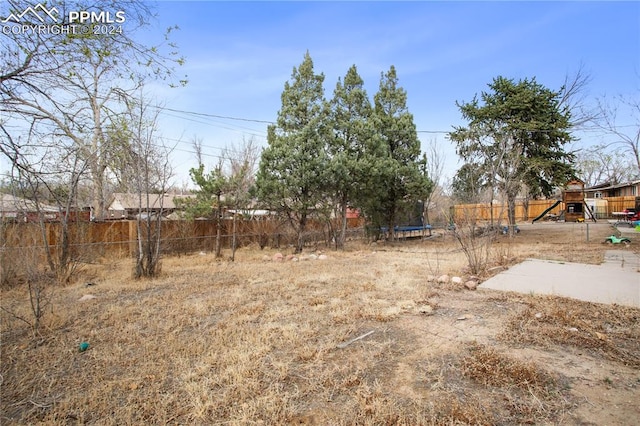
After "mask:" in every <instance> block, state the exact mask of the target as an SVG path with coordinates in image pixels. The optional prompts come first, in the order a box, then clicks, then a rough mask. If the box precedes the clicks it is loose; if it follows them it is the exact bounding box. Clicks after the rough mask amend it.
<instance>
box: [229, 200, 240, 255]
mask: <svg viewBox="0 0 640 426" xmlns="http://www.w3.org/2000/svg"><path fill="white" fill-rule="evenodd" d="M237 217H238V209H237V208H236V214H234V215H233V232H232V234H233V235H232V237H231V261H232V262H234V261H235V260H236V245H237V244H236V239H237V234H238V231H237V222H238V219H237Z"/></svg>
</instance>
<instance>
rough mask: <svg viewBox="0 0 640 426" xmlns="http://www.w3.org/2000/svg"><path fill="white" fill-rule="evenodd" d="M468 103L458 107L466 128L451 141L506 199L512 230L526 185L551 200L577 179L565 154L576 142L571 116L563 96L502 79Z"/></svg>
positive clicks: (526, 82) (570, 157)
mask: <svg viewBox="0 0 640 426" xmlns="http://www.w3.org/2000/svg"><path fill="white" fill-rule="evenodd" d="M489 88H490V89H491V91H490V92H482V94H481V96H480V98H481V100H482V102H483V104H482V105H481V104H480V101H479V100H478V97H477V96H475V97H474V99H473V101H471V102H469V103H466V104H458V107H459V108H460V111H461V113H462V116H463V118H465V119H466V120H468V121H469V124H468V126H467V127H457V128H456V129H455V130H454V131H453V132H451V133H450V134H449V138H450V139H451V140H452V141H453V142H454V143H456V144H457V151H458V155H460V156H461V157H462V158H463V159H464V160H465V161H467V162H468V163H474V164H478V165H479V166H480V167H481V170H482V173H483V176H484V178H485V180H486V181H487V182H488V183H489V185H490V186H491V187H492V188H493V187H494V186H495V187H497V188H498V189H499V190H500V191H501V192H502V193H503V194H504V196H505V198H506V199H507V208H508V217H509V225H510V227H511V229H514V226H515V201H516V197H517V195H518V193H519V192H520V190H521V188H522V187H523V185H526V186H527V187H528V188H529V192H530V193H531V194H532V195H534V196H537V195H547V196H548V195H551V193H552V192H553V190H554V188H555V187H557V186H562V185H564V184H565V183H566V182H567V181H568V180H570V179H571V178H573V177H574V176H575V172H574V170H573V166H572V165H571V163H572V161H573V155H572V154H570V153H568V152H566V151H565V150H564V145H565V144H566V143H568V142H570V141H571V140H572V137H571V134H570V133H569V128H570V127H571V120H570V118H571V117H570V112H569V110H568V109H567V107H566V106H565V107H563V106H562V105H561V102H560V99H561V98H560V93H559V92H554V91H552V90H550V89H548V88H546V87H544V86H543V85H541V84H539V83H537V82H536V80H535V78H534V79H531V80H528V79H525V80H521V81H518V82H515V81H513V80H510V79H506V78H504V77H498V78H495V79H494V80H493V82H492V83H491V84H489Z"/></svg>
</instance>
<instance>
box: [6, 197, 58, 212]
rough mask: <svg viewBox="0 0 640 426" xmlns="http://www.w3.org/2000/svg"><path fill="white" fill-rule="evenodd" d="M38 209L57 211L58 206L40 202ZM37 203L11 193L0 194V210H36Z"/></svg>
mask: <svg viewBox="0 0 640 426" xmlns="http://www.w3.org/2000/svg"><path fill="white" fill-rule="evenodd" d="M39 207H40V211H43V212H48V213H52V212H57V211H58V208H56V207H54V206H50V205H47V204H42V203H41V204H40V205H39ZM37 211H38V205H37V204H36V202H35V201H33V200H28V199H26V198H20V197H16V196H14V195H11V194H0V212H3V213H5V212H37Z"/></svg>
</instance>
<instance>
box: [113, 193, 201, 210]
mask: <svg viewBox="0 0 640 426" xmlns="http://www.w3.org/2000/svg"><path fill="white" fill-rule="evenodd" d="M148 195H149V207H150V208H153V209H159V208H160V207H162V208H163V209H167V210H173V209H176V208H177V206H176V204H175V202H174V200H175V199H176V198H182V199H185V198H194V197H195V195H183V194H148ZM146 205H147V194H142V206H143V207H145V208H146ZM139 208H140V196H139V194H135V193H132V192H127V193H125V192H116V193H114V194H113V197H112V199H111V202H110V203H109V206H108V207H107V210H138V209H139Z"/></svg>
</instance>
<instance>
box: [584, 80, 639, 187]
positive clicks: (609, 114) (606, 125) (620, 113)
mask: <svg viewBox="0 0 640 426" xmlns="http://www.w3.org/2000/svg"><path fill="white" fill-rule="evenodd" d="M598 110H599V115H598V117H597V118H595V119H594V120H593V123H594V124H595V125H596V127H598V128H599V129H600V130H602V131H604V132H605V133H606V134H607V135H608V136H609V138H610V139H611V142H610V143H609V145H613V146H615V147H616V148H619V149H620V150H621V151H622V152H624V153H626V155H628V156H629V157H630V158H631V161H632V164H633V169H634V172H635V173H634V175H636V176H640V97H638V93H636V96H635V97H632V96H617V97H616V98H615V99H614V101H613V102H610V101H608V100H607V99H606V98H602V99H599V100H598Z"/></svg>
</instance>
